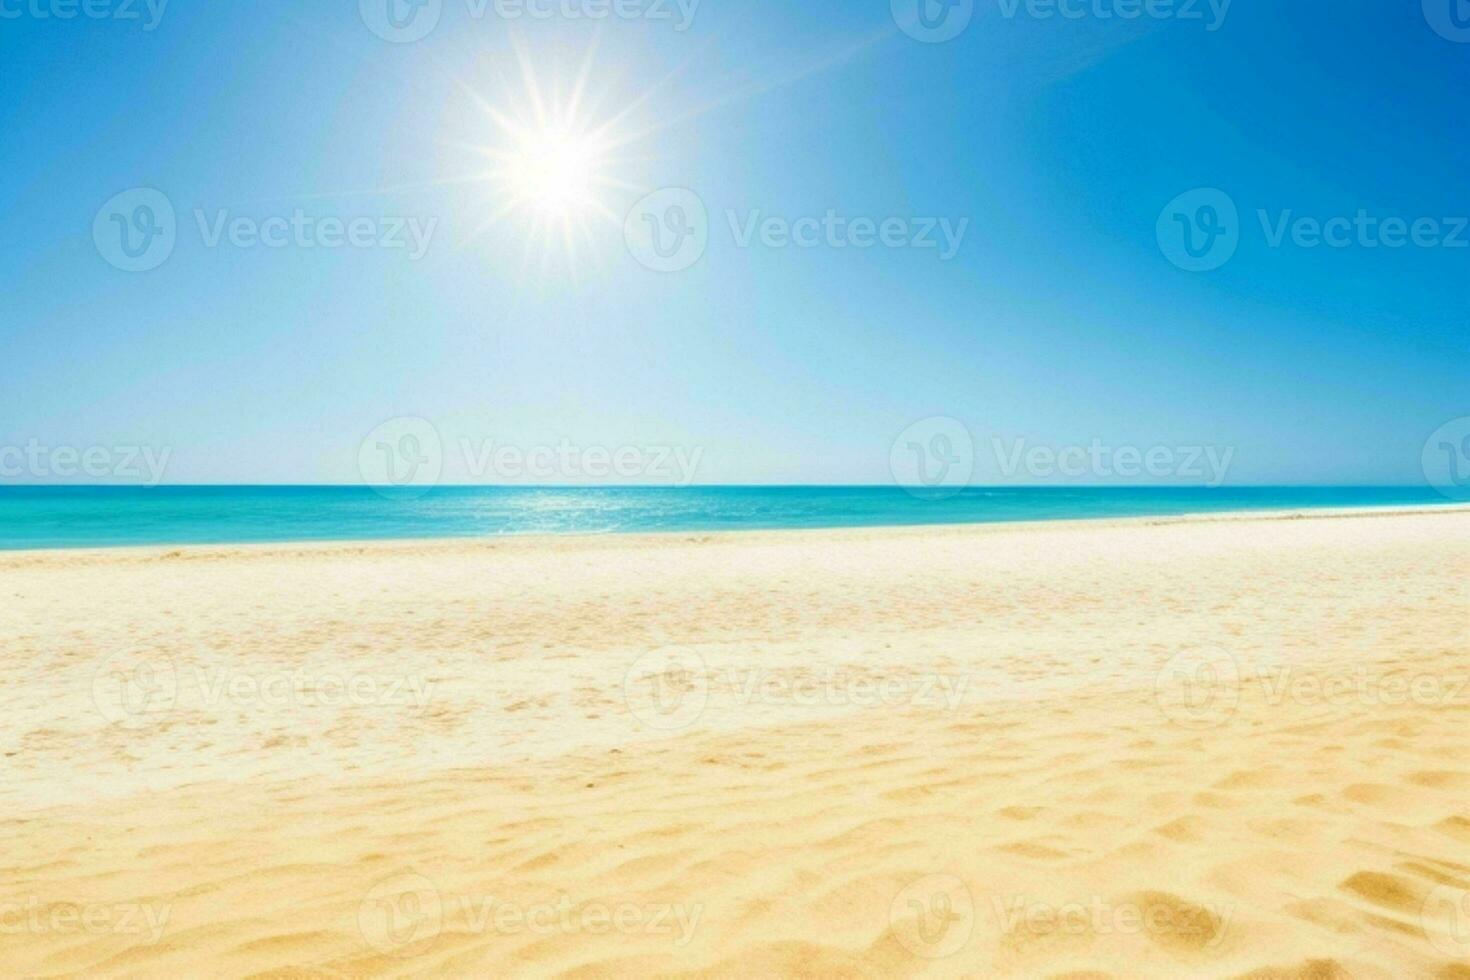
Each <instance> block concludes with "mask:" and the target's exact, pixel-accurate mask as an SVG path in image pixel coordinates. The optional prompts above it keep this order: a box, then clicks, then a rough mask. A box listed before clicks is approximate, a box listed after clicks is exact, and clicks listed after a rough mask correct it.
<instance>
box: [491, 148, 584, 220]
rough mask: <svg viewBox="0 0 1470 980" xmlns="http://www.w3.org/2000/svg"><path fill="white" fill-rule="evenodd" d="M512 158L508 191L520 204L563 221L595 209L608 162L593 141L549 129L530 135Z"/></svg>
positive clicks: (508, 164)
mask: <svg viewBox="0 0 1470 980" xmlns="http://www.w3.org/2000/svg"><path fill="white" fill-rule="evenodd" d="M506 156H507V162H506V171H505V178H506V187H507V190H509V191H510V193H511V194H512V195H514V198H515V200H516V202H517V203H518V204H520V205H524V206H526V207H528V208H532V209H534V210H536V211H540V212H541V213H543V214H546V215H550V216H559V217H572V216H576V215H582V214H585V213H587V212H588V211H589V210H591V209H592V208H593V206H594V205H595V203H596V197H595V194H596V188H597V185H598V181H599V180H600V179H603V177H604V175H603V169H604V167H605V166H606V159H605V155H604V153H603V152H602V150H601V148H600V147H599V146H598V145H597V142H596V141H595V140H594V139H593V138H592V137H590V136H587V135H583V134H578V133H571V132H567V131H565V130H563V129H559V128H548V129H546V130H543V131H539V132H531V133H527V134H524V135H523V136H522V137H521V139H520V142H519V143H518V145H515V146H513V147H512V148H511V149H510V150H509V152H508V153H507V154H506Z"/></svg>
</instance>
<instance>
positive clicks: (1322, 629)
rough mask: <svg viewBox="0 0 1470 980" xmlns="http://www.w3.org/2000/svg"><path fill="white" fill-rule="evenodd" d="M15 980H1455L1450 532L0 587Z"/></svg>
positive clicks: (252, 562)
mask: <svg viewBox="0 0 1470 980" xmlns="http://www.w3.org/2000/svg"><path fill="white" fill-rule="evenodd" d="M0 596H3V599H4V601H3V603H0V636H4V637H5V639H4V641H3V644H0V657H3V663H0V668H3V670H0V711H3V717H4V724H3V726H0V758H3V772H4V778H3V780H0V871H3V873H0V973H4V974H7V975H11V974H17V973H19V974H27V975H31V974H39V975H63V974H88V975H136V976H196V975H198V976H205V975H211V976H214V975H217V976H244V975H252V974H263V973H278V974H283V975H284V974H290V975H301V974H322V975H333V976H335V975H358V974H384V973H386V974H414V975H425V974H429V975H493V976H545V975H563V974H572V975H587V976H598V975H619V976H642V975H647V974H666V973H673V974H700V975H704V974H711V975H724V976H742V977H743V976H767V975H820V976H911V975H933V976H960V975H967V976H1018V977H1019V976H1026V977H1030V976H1052V975H1072V976H1115V977H1140V976H1161V977H1177V976H1210V977H1234V976H1251V977H1260V978H1265V977H1335V976H1341V977H1353V978H1359V980H1366V978H1374V977H1384V978H1389V977H1394V978H1397V977H1439V978H1443V980H1449V978H1466V977H1470V685H1467V680H1470V512H1467V511H1465V510H1449V509H1446V510H1443V511H1440V512H1408V513H1374V514H1362V515H1358V516H1326V515H1324V516H1314V517H1310V518H1296V519H1286V518H1281V517H1269V518H1267V517H1251V518H1243V517H1239V518H1225V519H1221V518H1215V519H1191V520H1169V521H1120V522H1108V523H1089V524H1072V525H1066V524H1044V525H1027V526H1022V525H1011V526H994V527H980V528H952V529H907V530H890V529H884V530H862V531H841V532H781V533H769V534H738V535H716V536H689V535H669V536H649V537H627V538H598V539H585V538H584V539H554V540H547V539H526V540H510V541H500V542H438V543H410V544H372V545H323V546H272V547H252V548H243V547H242V548H190V549H181V550H171V551H166V550H161V549H152V550H128V551H116V552H73V553H60V552H55V553H31V554H15V555H11V556H3V557H0Z"/></svg>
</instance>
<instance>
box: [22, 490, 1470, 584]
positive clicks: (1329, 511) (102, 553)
mask: <svg viewBox="0 0 1470 980" xmlns="http://www.w3.org/2000/svg"><path fill="white" fill-rule="evenodd" d="M1458 512H1470V503H1462V502H1458V501H1452V500H1447V501H1445V502H1444V503H1443V504H1438V503H1428V504H1382V505H1378V504H1365V505H1362V506H1357V507H1298V508H1268V509H1262V510H1220V511H1191V512H1188V513H1179V514H1135V515H1129V516H1126V517H1115V516H1108V517H1086V516H1083V517H1067V518H1046V519H1039V520H1000V521H944V522H939V523H933V524H918V523H915V524H840V525H833V526H830V527H769V528H722V529H710V530H665V531H601V532H589V531H569V532H551V533H548V532H541V531H529V532H525V533H519V532H516V533H508V534H491V535H484V534H481V535H474V534H466V535H449V536H445V537H428V538H425V537H417V538H399V537H385V538H320V539H317V538H308V539H283V540H280V541H239V542H233V541H220V542H186V543H174V544H120V545H76V546H69V545H62V546H57V547H49V548H6V547H3V546H0V568H3V566H4V565H5V564H6V563H7V561H8V560H10V559H12V558H22V559H32V560H35V559H44V558H47V557H55V556H67V557H78V558H94V557H108V556H113V557H133V558H162V557H171V556H173V555H174V553H187V556H188V557H195V558H197V557H203V556H205V555H206V554H208V553H211V552H214V553H225V552H231V553H233V552H244V553H260V554H274V553H292V554H294V553H307V552H313V553H314V552H332V551H344V552H361V551H363V550H367V549H372V550H391V549H393V548H395V547H401V548H403V549H413V550H416V551H422V550H424V549H426V548H442V549H445V550H455V549H456V548H463V547H465V546H482V547H484V546H488V547H490V548H499V547H502V546H505V545H512V546H515V547H536V546H538V545H543V546H544V545H550V544H566V543H578V544H594V543H598V542H609V541H611V542H627V543H631V544H640V543H642V544H655V543H659V542H663V543H667V542H669V541H672V540H674V539H676V538H684V539H686V540H688V539H699V542H700V543H706V542H708V541H711V540H731V541H733V540H738V539H745V538H749V539H756V538H766V537H771V538H773V539H775V540H782V539H788V538H789V537H790V536H809V537H820V536H862V535H865V534H869V535H871V534H903V533H905V532H912V533H916V534H934V533H943V532H946V531H953V532H954V533H974V532H977V531H982V530H985V529H994V530H998V531H1003V530H1006V529H1030V530H1046V529H1049V528H1050V529H1055V528H1063V527H1075V526H1078V525H1085V526H1088V527H1130V526H1162V525H1173V524H1211V523H1232V522H1241V521H1252V520H1259V521H1298V520H1336V519H1342V518H1352V517H1395V516H1415V515H1421V514H1442V513H1458Z"/></svg>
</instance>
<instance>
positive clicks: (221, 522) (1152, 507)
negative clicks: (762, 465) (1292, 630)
mask: <svg viewBox="0 0 1470 980" xmlns="http://www.w3.org/2000/svg"><path fill="white" fill-rule="evenodd" d="M1443 503H1446V500H1445V498H1444V497H1442V496H1440V495H1439V494H1438V493H1436V492H1435V491H1434V490H1433V489H1431V488H1428V487H1424V488H1415V487H1243V488H1242V487H1234V488H1219V489H1203V488H1181V489H1176V488H1163V487H1127V488H1125V487H1116V488H1115V487H1107V488H1102V487H1087V488H1068V487H1008V488H998V487H991V488H986V487H973V488H969V489H966V490H964V491H963V492H961V493H959V494H957V495H955V496H952V497H948V498H945V499H942V500H933V499H921V498H918V497H915V496H913V495H911V494H909V493H908V492H906V491H904V490H902V489H900V488H897V487H687V488H647V487H618V488H588V489H581V488H578V489H559V488H529V487H526V488H523V487H439V488H436V489H434V490H431V491H429V492H428V493H427V494H425V495H424V496H422V497H418V498H416V499H393V498H389V497H385V496H383V495H381V494H379V493H378V492H376V491H375V490H373V489H370V488H368V487H156V488H151V489H143V488H131V487H0V549H4V550H13V549H18V548H92V547H112V546H121V545H162V544H222V543H247V542H265V541H344V540H346V541H350V540H371V539H395V538H457V537H483V536H492V535H505V534H576V533H598V534H601V533H619V532H624V533H626V532H638V531H739V530H757V529H779V528H821V527H878V526H886V525H912V524H971V523H977V524H983V523H996V522H1005V521H1036V520H1081V519H1086V518H1098V517H1137V516H1151V515H1169V514H1188V513H1209V512H1218V511H1231V510H1270V509H1277V508H1315V507H1382V506H1394V505H1411V504H1443Z"/></svg>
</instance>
